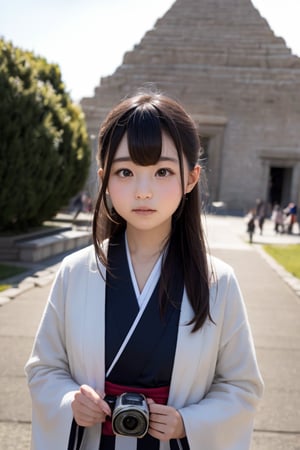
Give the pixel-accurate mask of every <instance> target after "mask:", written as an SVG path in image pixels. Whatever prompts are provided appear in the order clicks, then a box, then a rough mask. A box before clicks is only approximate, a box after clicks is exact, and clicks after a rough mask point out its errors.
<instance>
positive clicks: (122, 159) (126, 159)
mask: <svg viewBox="0 0 300 450" xmlns="http://www.w3.org/2000/svg"><path fill="white" fill-rule="evenodd" d="M161 161H163V162H164V161H170V162H173V163H178V159H177V158H171V157H169V156H161V157H160V158H159V160H158V161H157V162H161ZM118 162H132V159H131V158H130V156H120V157H119V158H115V159H114V160H113V163H118Z"/></svg>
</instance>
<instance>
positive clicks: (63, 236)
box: [0, 227, 91, 263]
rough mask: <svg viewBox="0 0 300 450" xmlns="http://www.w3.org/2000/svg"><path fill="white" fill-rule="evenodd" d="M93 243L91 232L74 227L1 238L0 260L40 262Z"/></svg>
mask: <svg viewBox="0 0 300 450" xmlns="http://www.w3.org/2000/svg"><path fill="white" fill-rule="evenodd" d="M90 243H91V233H90V232H89V231H81V230H73V229H72V227H64V228H58V229H53V230H51V231H46V232H41V231H40V232H33V233H28V234H24V235H18V236H8V237H2V238H0V260H2V261H20V262H30V263H34V262H38V261H43V260H44V259H47V258H50V257H52V256H56V255H59V254H60V253H64V252H67V251H70V250H76V249H78V248H81V247H84V246H86V245H89V244H90Z"/></svg>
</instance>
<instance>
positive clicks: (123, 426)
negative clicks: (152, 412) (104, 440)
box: [104, 392, 149, 438]
mask: <svg viewBox="0 0 300 450" xmlns="http://www.w3.org/2000/svg"><path fill="white" fill-rule="evenodd" d="M104 400H105V401H106V402H107V403H108V404H109V406H110V408H111V410H112V415H111V422H112V430H113V432H114V433H115V434H117V435H119V436H132V437H136V438H142V437H144V436H145V434H146V433H147V431H148V428H149V408H148V405H147V401H146V397H145V396H144V395H143V394H138V393H135V392H125V393H124V394H121V395H120V396H113V395H107V396H106V397H105V398H104Z"/></svg>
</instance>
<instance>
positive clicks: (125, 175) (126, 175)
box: [117, 169, 132, 178]
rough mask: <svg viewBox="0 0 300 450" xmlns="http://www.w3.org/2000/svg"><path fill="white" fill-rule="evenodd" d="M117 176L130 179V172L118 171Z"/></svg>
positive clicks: (125, 170) (126, 170)
mask: <svg viewBox="0 0 300 450" xmlns="http://www.w3.org/2000/svg"><path fill="white" fill-rule="evenodd" d="M117 174H118V175H119V176H120V177H122V178H126V177H132V172H131V170H129V169H120V170H118V172H117Z"/></svg>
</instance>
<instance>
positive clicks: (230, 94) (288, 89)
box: [81, 0, 300, 205]
mask: <svg viewBox="0 0 300 450" xmlns="http://www.w3.org/2000/svg"><path fill="white" fill-rule="evenodd" d="M299 75H300V58H298V57H297V56H295V55H293V54H292V52H291V50H290V49H289V48H288V47H287V46H286V44H285V41H284V40H283V39H282V38H280V37H277V36H275V34H274V32H273V31H272V30H271V28H270V26H269V25H268V23H267V21H266V20H265V19H264V18H263V17H262V16H261V15H260V13H259V11H258V10H257V9H256V8H255V7H254V5H253V4H252V2H251V0H177V1H175V2H174V4H173V5H172V6H171V8H170V9H169V10H168V11H167V12H166V13H165V15H164V16H163V17H162V18H160V19H158V20H157V22H156V24H155V26H154V27H153V29H152V30H150V31H148V32H146V34H145V35H144V37H143V38H142V40H141V41H140V43H138V44H137V45H136V46H135V47H134V48H133V50H132V51H128V52H127V53H125V55H124V58H123V63H122V64H121V66H119V67H118V68H117V69H116V71H115V72H114V73H113V74H112V75H111V76H108V77H104V78H102V79H101V81H100V85H99V86H97V87H96V88H95V93H94V96H93V97H91V98H84V99H83V100H82V102H81V104H82V107H83V110H84V112H85V115H86V119H87V124H88V129H89V132H90V133H91V134H97V132H98V129H99V124H100V122H102V120H103V119H104V117H105V115H106V114H107V112H108V110H109V109H110V108H111V107H112V105H114V104H115V103H116V102H118V101H119V100H120V99H122V98H123V97H125V96H126V95H129V94H132V93H134V92H135V91H136V89H138V88H140V87H143V86H145V85H146V86H147V85H151V86H153V87H154V88H156V89H159V90H161V91H162V92H165V93H166V94H168V95H171V96H173V97H175V98H177V99H178V100H179V101H181V102H182V103H183V104H184V106H185V107H186V108H187V109H188V111H189V112H190V113H191V114H192V115H193V117H194V119H195V120H196V122H197V123H198V124H199V133H200V134H201V135H203V136H204V137H208V138H209V139H210V143H211V145H210V147H211V148H210V170H209V177H210V184H211V191H212V197H213V199H214V200H218V199H220V198H221V197H223V198H225V199H226V200H227V201H228V202H229V203H235V204H239V205H241V204H243V203H244V204H245V203H246V204H250V198H252V197H254V198H255V197H262V196H267V195H268V194H267V192H265V191H266V190H267V187H266V186H267V184H268V180H266V181H265V180H262V177H268V175H266V174H267V171H266V168H265V167H262V162H261V161H262V160H261V158H262V156H261V155H262V153H261V149H260V150H259V147H261V145H262V142H264V145H263V146H264V148H269V147H270V148H274V146H276V145H277V146H278V145H279V141H282V143H281V147H286V145H287V141H289V142H290V144H289V145H290V146H292V147H293V148H294V146H295V145H298V142H299V140H300V136H299V133H298V132H295V129H292V124H294V126H295V127H296V128H297V129H298V128H299V121H300V117H299V107H298V105H299V104H300V97H299V94H298V92H300V89H299V88H300V76H299ZM287 111H288V112H289V124H288V128H287V129H285V130H283V128H284V126H287V124H286V125H283V121H284V122H286V112H287ZM229 124H230V126H229ZM249 125H250V126H251V127H252V128H255V129H256V135H257V139H261V141H260V143H257V144H256V143H255V144H254V140H253V136H252V137H251V136H250V135H249V136H248V134H249V133H250V131H249V129H248V127H249ZM280 129H281V135H280V136H279V134H280V132H279V130H280ZM225 132H226V133H225ZM277 132H278V134H277ZM234 133H235V134H234ZM247 139H248V140H249V143H248V144H247ZM216 140H218V141H219V142H218V143H216ZM250 141H251V142H250ZM253 145H254V147H255V151H254V152H253V153H252V154H250V153H248V154H247V157H246V156H245V154H243V160H242V161H241V162H240V163H237V162H236V158H237V156H238V152H239V156H241V151H243V153H245V152H250V148H251V146H253ZM214 146H215V148H214ZM249 147H250V148H249ZM259 152H260V153H259ZM278 152H279V150H278V151H277V154H278ZM279 153H280V152H279ZM280 154H281V153H280ZM272 158H273V156H272ZM272 158H271V159H272ZM272 164H273V163H272ZM226 165H228V170H227V171H226ZM230 165H231V166H232V169H230ZM250 166H251V167H252V168H253V174H254V170H255V169H256V175H255V176H256V179H257V180H259V181H258V183H257V182H256V185H257V186H256V187H255V186H254V184H253V183H252V188H249V186H250V185H249V181H250V180H249V179H248V177H249V176H250V173H251V171H249V167H250ZM224 167H225V168H224ZM272 167H273V166H272ZM237 169H238V174H239V175H238V176H237V175H235V176H234V173H233V172H234V171H236V170H237ZM244 171H245V174H246V176H245V177H243V173H244ZM225 173H227V175H226V176H229V180H230V183H232V186H231V187H230V186H229V187H228V186H226V187H225V185H224V186H222V177H224V174H225ZM253 174H252V176H253ZM235 178H236V181H235V182H234V179H235ZM237 178H238V179H237ZM239 181H240V182H241V183H242V184H245V186H244V190H245V195H244V198H242V197H243V195H242V197H241V198H237V197H238V195H237V194H236V191H237V189H238V188H237V185H238V182H239ZM224 182H225V181H224ZM293 183H294V184H293ZM293 183H292V184H293V186H298V184H297V183H298V182H297V183H296V182H295V181H293ZM239 190H240V187H239ZM285 190H286V191H288V190H287V189H285ZM227 191H228V192H227ZM246 191H247V192H246ZM262 191H263V192H262Z"/></svg>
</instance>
